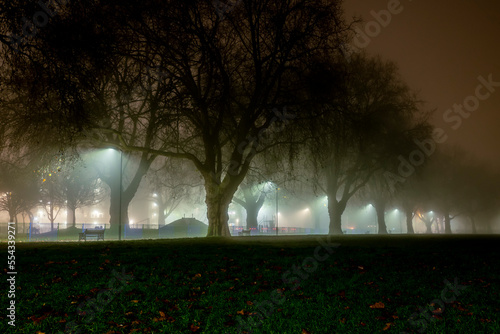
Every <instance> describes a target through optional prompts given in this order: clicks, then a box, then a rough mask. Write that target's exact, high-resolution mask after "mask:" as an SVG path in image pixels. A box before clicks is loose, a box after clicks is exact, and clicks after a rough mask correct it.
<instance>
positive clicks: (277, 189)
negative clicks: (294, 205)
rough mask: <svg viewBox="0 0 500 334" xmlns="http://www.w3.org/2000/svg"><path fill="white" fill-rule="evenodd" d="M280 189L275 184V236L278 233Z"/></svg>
mask: <svg viewBox="0 0 500 334" xmlns="http://www.w3.org/2000/svg"><path fill="white" fill-rule="evenodd" d="M279 190H280V188H278V186H276V236H277V235H278V216H279V214H278V191H279Z"/></svg>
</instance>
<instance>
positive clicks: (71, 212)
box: [66, 207, 76, 227]
mask: <svg viewBox="0 0 500 334" xmlns="http://www.w3.org/2000/svg"><path fill="white" fill-rule="evenodd" d="M66 220H67V221H68V223H69V224H70V227H76V208H71V207H70V208H68V215H67V217H66Z"/></svg>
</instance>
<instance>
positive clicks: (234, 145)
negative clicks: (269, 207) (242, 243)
mask: <svg viewBox="0 0 500 334" xmlns="http://www.w3.org/2000/svg"><path fill="white" fill-rule="evenodd" d="M341 5H342V3H341V1H321V0H296V1H285V0H271V1H263V0H243V1H241V2H240V3H239V4H238V5H237V6H233V7H231V8H230V9H226V10H225V11H224V13H221V8H215V7H214V6H213V4H212V2H211V1H208V0H207V1H201V0H200V1H195V0H189V1H186V0H182V1H181V0H169V1H160V0H146V1H138V0H137V1H127V2H123V1H115V0H111V1H105V2H103V1H98V0H93V1H92V0H91V1H83V0H73V1H69V2H67V3H65V4H64V5H54V4H53V3H50V4H48V3H47V4H46V5H44V6H41V5H40V3H35V2H32V1H27V0H14V1H11V2H9V4H7V5H5V6H4V7H2V9H1V10H0V41H1V42H2V50H1V53H2V60H3V62H2V64H1V71H2V72H1V73H2V75H1V108H2V110H1V112H2V119H3V125H2V128H1V129H0V130H1V134H0V136H1V138H2V142H3V144H2V145H3V146H4V147H3V148H2V150H3V152H7V153H4V154H3V155H4V156H5V159H6V160H8V159H10V157H9V155H10V153H8V152H12V151H14V150H18V151H19V150H27V151H32V152H33V151H35V152H36V151H41V150H47V149H49V148H50V149H51V150H52V149H56V150H59V149H60V150H63V151H64V150H80V151H81V150H84V149H91V150H96V149H105V148H114V149H115V150H116V152H117V153H118V151H119V152H121V153H120V159H122V163H121V164H120V165H118V163H117V162H116V161H118V160H117V159H114V160H113V161H115V162H114V164H115V165H113V168H112V169H109V168H108V169H107V170H105V169H101V170H99V168H97V174H96V175H94V176H93V177H92V179H93V180H99V181H98V182H101V181H102V182H104V183H105V184H106V185H107V187H108V188H109V190H110V198H111V205H110V215H111V220H110V223H111V224H112V225H117V223H118V211H119V210H118V207H119V206H120V207H121V208H122V212H121V214H120V216H121V217H122V220H123V222H124V223H126V222H128V206H129V204H130V202H131V200H132V199H133V198H134V196H135V195H136V193H137V191H138V189H139V187H140V184H141V182H142V181H143V179H144V177H145V176H146V175H152V174H151V173H152V170H154V171H155V173H153V174H154V175H156V176H154V177H155V178H156V179H155V180H156V184H161V183H164V184H168V185H169V187H170V189H175V185H174V184H173V183H172V182H170V181H168V179H165V176H161V175H159V174H158V172H160V174H161V173H164V174H169V175H171V174H173V173H174V171H173V170H172V167H171V166H172V164H173V165H175V164H176V161H178V163H179V166H180V165H181V162H183V163H184V162H187V163H189V164H190V166H191V168H192V170H193V171H195V172H196V175H197V177H194V178H193V177H192V176H190V177H188V178H189V179H190V180H191V181H192V182H189V183H190V184H191V185H192V184H198V183H201V184H203V187H204V191H205V203H206V205H207V216H208V221H209V230H208V236H229V228H228V207H229V205H230V203H231V202H232V201H233V200H234V201H235V202H236V203H239V204H240V205H242V206H243V207H245V208H246V209H247V212H248V217H250V218H249V220H248V224H249V225H248V226H254V225H255V223H256V215H257V214H258V211H259V209H260V207H261V206H262V202H263V201H264V199H265V197H266V191H267V190H266V191H265V190H263V189H264V188H263V187H261V186H258V185H259V184H260V185H262V184H263V183H265V182H267V181H269V180H273V179H274V180H278V179H279V180H281V181H280V182H285V181H284V180H288V181H287V182H296V181H301V182H303V183H306V184H308V185H309V186H311V187H312V188H314V190H315V191H316V192H321V193H323V194H325V195H327V196H328V213H329V215H330V229H329V232H330V233H331V234H339V233H342V222H341V215H342V213H343V212H344V210H345V208H346V206H347V204H348V202H349V200H351V199H352V198H353V197H354V196H355V195H359V196H361V195H362V196H365V197H364V198H366V199H367V200H368V199H369V200H370V201H372V202H373V203H374V206H375V208H376V210H377V212H378V215H377V217H378V222H379V233H386V227H385V222H384V214H383V213H384V210H385V208H386V207H387V206H388V205H389V204H390V203H393V202H394V201H396V200H399V201H401V205H402V206H403V207H404V208H405V210H406V212H407V215H408V217H410V216H411V217H412V218H413V215H415V214H417V212H418V210H419V209H421V208H422V207H424V206H427V205H428V204H427V200H428V201H429V202H428V203H432V205H435V206H436V210H439V212H441V214H442V215H443V217H444V219H445V222H446V223H445V225H446V231H447V232H451V230H450V228H449V226H450V221H451V219H452V215H453V214H455V213H458V212H460V213H461V214H466V215H468V216H469V217H470V219H471V221H474V217H476V215H477V213H478V212H481V211H483V210H486V209H488V208H490V207H491V205H493V204H492V203H497V202H495V200H497V199H498V195H497V191H496V189H493V190H492V189H486V188H481V187H475V185H476V184H482V183H481V182H484V180H480V178H477V179H476V178H470V181H468V182H470V183H466V182H465V181H464V180H463V178H464V177H465V176H464V175H469V174H468V173H480V174H481V175H484V173H482V172H477V171H478V170H480V169H481V168H480V167H476V166H472V165H470V164H464V165H463V169H461V168H462V167H461V166H462V165H461V164H459V163H454V162H452V161H454V160H452V159H451V158H441V157H442V156H441V155H439V154H437V153H436V154H434V153H433V154H430V155H425V154H424V156H423V160H422V162H420V161H418V163H416V164H413V165H410V167H412V168H413V169H414V170H413V171H411V172H410V171H407V169H408V166H407V164H408V163H409V162H408V161H406V160H407V159H413V158H414V157H415V153H414V152H415V151H416V150H417V151H418V150H421V145H422V143H428V142H429V141H432V142H434V144H435V143H436V141H435V139H436V138H437V139H438V140H437V142H438V143H439V138H438V137H439V136H438V135H439V134H437V135H436V133H435V132H433V129H432V127H431V126H430V125H429V124H428V122H427V120H428V118H429V115H430V113H429V112H427V111H425V110H424V108H423V105H422V103H421V101H419V99H418V97H417V96H416V95H415V94H414V93H413V92H412V91H411V89H410V88H409V87H408V86H407V85H406V84H405V83H404V81H403V80H402V79H401V78H400V77H399V74H398V70H397V67H396V66H395V64H394V63H392V62H390V61H385V60H382V59H380V58H379V57H372V56H369V55H366V54H362V53H360V54H354V55H350V57H349V59H346V58H345V57H343V52H342V50H343V49H344V47H343V46H344V45H345V44H346V43H347V42H348V41H349V39H350V37H351V35H352V31H351V25H352V22H350V21H348V20H347V19H346V18H345V17H344V15H343V11H342V6H341ZM221 14H222V15H221ZM6 125H7V126H6ZM436 136H437V137H436ZM436 152H437V150H436ZM424 153H425V152H424ZM419 156H420V155H419ZM401 157H403V160H404V161H403V160H402V158H401ZM408 157H410V158H408ZM412 157H413V158H412ZM123 159H124V160H123ZM405 159H406V160H405ZM440 159H442V161H441V160H440ZM124 161H125V163H123V162H124ZM41 162H42V161H41ZM46 163H48V162H46V161H43V164H46ZM448 164H451V166H453V168H452V167H449V168H448V167H446V166H448ZM414 165H418V166H414ZM118 166H121V168H122V170H120V171H119V172H120V173H117V172H116V171H117V170H118V169H119V168H120V167H118ZM152 166H153V167H154V166H162V168H152ZM167 166H170V167H168V168H167ZM107 167H110V166H107ZM163 167H165V168H163ZM455 167H456V169H457V171H455V169H454V168H455ZM113 170H114V171H115V172H113ZM459 170H460V171H459ZM99 171H100V172H99ZM148 173H149V174H148ZM187 173H188V174H189V173H191V171H189V172H187ZM442 173H445V174H446V175H447V178H443V177H441V175H442ZM455 173H456V175H455ZM118 174H124V175H126V177H125V178H123V179H121V181H122V184H120V183H119V180H118V179H117V175H118ZM189 175H191V174H189ZM448 176H449V179H448ZM182 178H183V176H179V177H178V179H179V182H180V183H181V184H182V183H185V182H184V181H183V180H180V179H182ZM196 178H197V179H196ZM432 178H436V181H435V182H432V181H429V180H431V179H432ZM193 179H196V180H195V181H193ZM67 180H69V179H66V181H67ZM245 180H246V181H245ZM446 180H448V181H446ZM75 182H76V181H75ZM91 182H97V181H91V180H87V181H85V182H84V183H85V184H89V183H91ZM473 182H478V183H473ZM47 184H50V183H47ZM57 184H58V185H59V186H60V185H61V184H63V183H62V182H58V183H57ZM423 184H426V186H423ZM54 186H55V185H54ZM94 186H95V185H94ZM78 187H79V186H78V185H77V184H74V183H69V184H66V189H67V191H68V190H69V189H76V190H74V191H75V193H76V194H77V195H76V198H74V199H72V200H71V201H72V204H71V205H72V208H76V207H78V205H85V203H87V202H86V201H85V200H79V199H78V198H80V197H81V198H86V197H87V196H86V195H85V194H84V193H83V192H84V190H83V189H80V188H78ZM422 187H423V189H421V188H422ZM453 187H458V188H457V189H454V188H453ZM4 188H5V189H7V190H8V189H9V186H8V185H5V186H4ZM78 189H80V190H78ZM238 189H240V193H239V194H238V195H237V197H236V198H235V194H236V193H237V191H238ZM479 189H481V190H479ZM482 189H485V190H484V191H483V190H482ZM7 190H6V191H7ZM424 190H425V191H427V192H428V193H426V195H423V194H424V193H425V191H424ZM490 190H491V191H494V193H495V195H494V196H492V197H491V198H492V199H491V200H489V199H488V200H487V199H485V198H483V197H482V196H483V195H484V193H485V192H488V191H490ZM80 191H81V192H82V193H81V194H80ZM46 192H47V193H49V192H50V191H46ZM181 193H182V192H181ZM459 193H461V194H462V195H463V196H462V197H460V196H458V194H459ZM157 196H161V197H158V199H157V201H158V203H160V201H161V204H162V206H163V204H164V202H165V200H166V199H165V198H164V197H165V196H167V197H168V196H171V197H172V198H170V200H172V199H174V197H175V195H173V193H172V192H169V193H166V194H161V193H160V192H157ZM188 196H189V195H188ZM457 196H458V197H457ZM21 197H22V196H21ZM66 198H69V196H68V195H67V196H66ZM493 199H495V200H493ZM10 201H11V202H12V201H13V200H12V199H10ZM119 201H121V205H119V204H120V202H119ZM52 203H54V201H52ZM68 203H69V201H68ZM165 203H166V202H165ZM16 205H17V204H16ZM165 205H166V204H165ZM175 205H176V204H175V200H174V201H173V202H171V204H170V206H175ZM429 205H430V204H429ZM17 207H19V205H17ZM2 208H3V207H2ZM458 208H459V209H458ZM6 210H7V211H9V210H8V209H6ZM12 210H13V211H12V212H15V211H16V210H17V212H19V210H21V209H15V210H14V209H12ZM22 210H24V209H22ZM72 210H73V209H72ZM73 211H74V210H73ZM10 212H11V211H9V214H10ZM162 212H163V213H164V214H167V212H168V210H167V209H166V208H165V209H164V210H162ZM51 214H52V215H54V213H53V212H52V213H51ZM164 218H165V217H162V220H164ZM408 231H409V232H410V226H409V225H408Z"/></svg>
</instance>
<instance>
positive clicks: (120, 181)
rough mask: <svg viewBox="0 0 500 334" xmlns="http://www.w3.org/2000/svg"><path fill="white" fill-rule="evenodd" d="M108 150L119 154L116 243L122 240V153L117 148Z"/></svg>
mask: <svg viewBox="0 0 500 334" xmlns="http://www.w3.org/2000/svg"><path fill="white" fill-rule="evenodd" d="M110 150H113V151H118V152H120V174H119V184H120V186H119V192H120V195H119V202H118V241H121V240H122V189H123V188H122V174H123V152H122V150H120V149H119V148H115V147H113V148H110Z"/></svg>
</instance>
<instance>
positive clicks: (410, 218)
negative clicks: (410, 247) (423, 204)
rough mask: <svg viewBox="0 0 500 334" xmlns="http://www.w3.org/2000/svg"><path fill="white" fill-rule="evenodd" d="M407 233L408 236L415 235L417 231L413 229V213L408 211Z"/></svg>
mask: <svg viewBox="0 0 500 334" xmlns="http://www.w3.org/2000/svg"><path fill="white" fill-rule="evenodd" d="M405 213H406V233H407V234H415V230H414V229H413V212H412V211H411V210H410V211H406V212H405Z"/></svg>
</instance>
